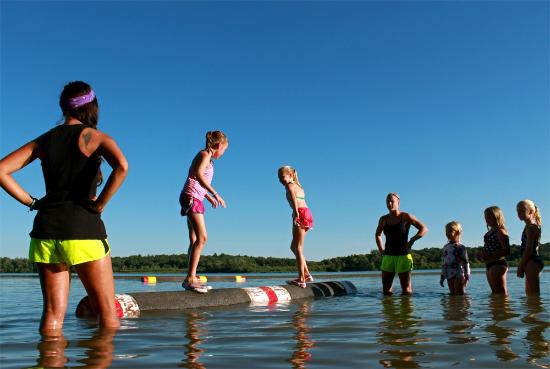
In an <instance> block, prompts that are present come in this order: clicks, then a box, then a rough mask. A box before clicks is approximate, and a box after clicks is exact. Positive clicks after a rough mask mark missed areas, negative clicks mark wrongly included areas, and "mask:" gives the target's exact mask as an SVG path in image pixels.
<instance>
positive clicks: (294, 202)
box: [286, 183, 298, 218]
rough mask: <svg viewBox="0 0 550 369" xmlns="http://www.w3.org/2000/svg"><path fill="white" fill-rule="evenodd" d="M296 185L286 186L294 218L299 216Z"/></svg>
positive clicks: (289, 184)
mask: <svg viewBox="0 0 550 369" xmlns="http://www.w3.org/2000/svg"><path fill="white" fill-rule="evenodd" d="M295 186H296V185H295V184H292V183H288V184H287V185H286V191H287V194H288V195H289V196H290V199H289V202H290V206H291V207H292V216H293V218H296V217H297V216H298V201H297V199H296V187H295Z"/></svg>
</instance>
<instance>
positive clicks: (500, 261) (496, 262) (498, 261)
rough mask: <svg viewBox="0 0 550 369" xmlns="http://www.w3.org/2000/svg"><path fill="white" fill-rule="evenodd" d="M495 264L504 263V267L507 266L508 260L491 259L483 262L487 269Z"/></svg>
mask: <svg viewBox="0 0 550 369" xmlns="http://www.w3.org/2000/svg"><path fill="white" fill-rule="evenodd" d="M495 265H504V266H505V267H508V262H507V261H506V260H504V259H500V260H496V261H491V262H490V263H487V264H485V270H489V269H491V267H492V266H495Z"/></svg>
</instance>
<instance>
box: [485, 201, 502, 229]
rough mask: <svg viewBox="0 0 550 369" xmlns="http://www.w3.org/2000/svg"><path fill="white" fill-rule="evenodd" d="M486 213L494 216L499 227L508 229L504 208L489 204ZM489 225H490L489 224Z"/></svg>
mask: <svg viewBox="0 0 550 369" xmlns="http://www.w3.org/2000/svg"><path fill="white" fill-rule="evenodd" d="M484 213H485V214H489V215H491V216H492V217H493V219H494V220H495V223H496V228H497V229H506V221H505V219H504V214H503V213H502V210H500V208H499V207H498V206H489V207H488V208H487V209H485V211H484ZM487 227H489V225H487Z"/></svg>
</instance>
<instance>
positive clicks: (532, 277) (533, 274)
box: [525, 260, 542, 295]
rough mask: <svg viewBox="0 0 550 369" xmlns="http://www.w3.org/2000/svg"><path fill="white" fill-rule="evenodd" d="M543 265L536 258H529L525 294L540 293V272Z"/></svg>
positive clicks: (526, 267)
mask: <svg viewBox="0 0 550 369" xmlns="http://www.w3.org/2000/svg"><path fill="white" fill-rule="evenodd" d="M541 271H542V266H541V265H540V264H539V263H537V262H536V261H534V260H529V261H528V262H527V265H526V266H525V294H527V295H540V272H541Z"/></svg>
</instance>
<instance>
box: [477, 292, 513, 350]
mask: <svg viewBox="0 0 550 369" xmlns="http://www.w3.org/2000/svg"><path fill="white" fill-rule="evenodd" d="M489 311H490V313H491V318H492V319H491V320H490V322H489V324H488V325H487V326H486V327H485V330H486V331H487V332H489V333H491V334H492V335H493V339H492V340H491V341H489V344H491V345H493V346H496V347H497V350H496V351H495V355H496V357H497V358H498V359H499V360H502V361H512V360H515V359H517V358H518V357H519V356H518V354H516V353H515V352H514V351H513V350H512V348H511V347H510V343H511V342H510V337H512V336H513V335H514V333H515V332H516V330H515V329H513V328H508V327H506V321H508V320H511V319H513V318H516V317H517V316H518V315H517V314H516V313H515V312H514V310H513V309H512V307H511V305H510V299H509V297H508V295H490V296H489Z"/></svg>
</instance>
